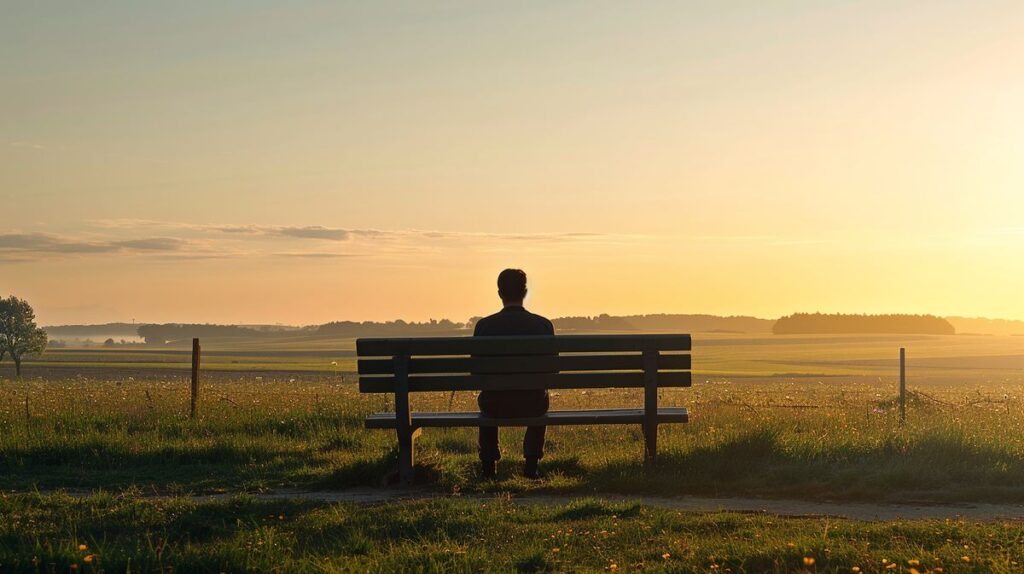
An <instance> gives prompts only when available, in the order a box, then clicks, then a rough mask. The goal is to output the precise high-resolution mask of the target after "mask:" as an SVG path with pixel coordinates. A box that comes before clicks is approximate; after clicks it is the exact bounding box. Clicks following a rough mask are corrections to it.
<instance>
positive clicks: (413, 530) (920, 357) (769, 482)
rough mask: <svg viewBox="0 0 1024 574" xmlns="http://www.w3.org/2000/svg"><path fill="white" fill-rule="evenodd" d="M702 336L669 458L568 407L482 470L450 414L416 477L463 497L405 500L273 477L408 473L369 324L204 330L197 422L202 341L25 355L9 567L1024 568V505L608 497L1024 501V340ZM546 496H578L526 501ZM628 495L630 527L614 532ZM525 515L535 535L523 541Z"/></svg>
mask: <svg viewBox="0 0 1024 574" xmlns="http://www.w3.org/2000/svg"><path fill="white" fill-rule="evenodd" d="M695 341H696V344H695V349H694V369H695V375H694V385H693V387H692V388H688V389H665V390H663V391H662V397H661V400H662V404H664V405H667V406H686V407H688V408H689V409H690V410H691V414H692V421H691V422H690V423H689V424H686V425H665V426H663V427H662V428H661V431H660V437H659V450H660V456H659V460H658V462H657V464H656V465H654V466H653V467H650V468H645V467H644V465H643V463H642V439H641V435H640V429H639V428H633V427H620V426H609V427H593V428H590V427H563V428H554V429H551V430H550V431H549V443H548V451H547V452H548V454H547V456H546V457H545V459H544V461H543V463H542V471H543V472H544V473H545V474H546V475H547V477H546V478H545V479H544V480H541V481H528V480H525V479H522V478H519V477H518V476H517V474H516V471H517V469H518V465H519V463H520V460H519V453H518V443H519V440H520V439H521V431H518V430H514V429H509V430H505V431H503V432H502V445H503V450H504V452H505V453H506V459H505V460H503V461H502V464H501V467H500V468H499V474H500V476H499V479H498V480H497V481H482V480H480V479H478V478H477V477H476V469H477V465H476V463H477V457H476V446H475V431H473V430H471V429H451V430H441V429H428V430H427V431H426V432H424V434H423V436H422V438H421V439H419V441H418V443H417V448H418V453H417V454H418V461H417V462H418V467H417V473H418V477H417V478H418V483H419V485H420V486H419V488H420V491H419V492H423V493H431V494H432V495H437V494H445V495H448V496H446V497H443V498H440V499H433V498H432V499H430V500H412V501H395V502H390V503H386V504H383V505H352V504H338V503H333V504H328V503H322V502H316V501H310V500H274V501H270V500H265V499H263V498H260V494H261V493H265V492H273V491H288V492H291V491H293V490H314V491H344V490H347V489H351V488H380V487H381V486H382V481H383V479H384V477H385V476H386V475H388V473H389V472H390V471H391V470H393V468H394V466H395V455H396V453H395V447H396V444H395V437H394V435H393V434H392V433H389V432H386V431H368V430H365V429H364V428H363V427H362V420H363V418H364V417H365V416H366V415H367V414H369V413H371V412H376V411H381V410H389V409H390V408H391V404H390V401H391V399H390V397H387V396H379V395H362V394H360V393H358V390H357V389H356V387H355V385H354V382H355V377H354V375H353V374H352V373H351V371H352V365H353V363H352V361H353V357H352V347H351V343H352V342H351V341H350V340H349V341H335V342H331V343H324V342H318V343H317V344H316V345H312V346H313V347H314V348H309V346H307V347H305V348H303V347H302V346H301V344H299V343H296V345H295V346H293V347H289V348H285V349H282V350H279V351H266V350H261V349H251V348H246V347H245V345H244V344H243V343H241V342H237V341H236V342H230V341H222V342H218V341H210V342H206V343H204V353H209V355H208V357H209V358H208V361H209V362H204V365H207V366H208V365H211V364H212V365H214V366H213V367H211V368H209V370H208V371H206V370H204V375H203V376H204V379H203V381H204V382H203V386H202V391H201V400H200V407H199V412H200V416H199V418H198V419H197V420H190V419H189V418H188V417H187V413H188V383H187V375H188V373H187V370H186V369H185V367H187V357H188V355H187V353H185V352H184V351H183V350H176V349H170V350H160V351H149V350H146V349H133V350H122V349H115V350H101V349H90V350H81V351H76V350H67V351H57V352H53V353H48V354H47V355H46V356H44V357H43V358H42V360H40V361H34V362H32V363H30V364H29V365H27V368H26V375H27V376H26V377H25V378H24V379H23V380H21V381H16V380H13V379H11V378H9V375H7V373H6V372H5V378H4V379H3V380H2V381H0V490H2V491H3V492H4V497H3V499H2V500H3V502H2V507H3V515H4V517H5V518H6V519H7V520H6V521H5V523H6V524H7V526H4V527H0V528H6V530H4V531H2V532H0V564H3V565H4V566H5V567H6V566H10V567H13V568H14V569H15V570H25V571H34V570H33V568H35V567H36V566H33V565H32V564H31V563H30V562H26V561H25V559H26V558H25V557H26V556H28V553H29V552H30V550H31V553H33V555H34V556H36V557H37V559H38V560H40V561H46V560H48V561H52V562H53V563H55V564H59V565H61V568H62V569H63V568H64V567H66V566H68V565H70V564H72V563H77V564H80V565H81V567H82V568H86V567H87V566H88V565H89V564H92V565H93V566H95V562H90V563H86V562H82V559H83V558H84V556H86V555H88V553H79V552H78V550H77V547H78V546H77V544H79V543H81V544H85V545H86V547H87V548H89V549H93V551H94V553H95V555H96V556H99V557H101V558H102V559H103V560H105V562H103V564H105V566H104V567H105V568H107V569H108V571H118V570H122V569H123V566H125V565H126V564H127V562H126V560H127V559H128V557H140V558H138V559H139V560H141V562H137V563H136V564H138V565H139V569H141V570H143V571H153V570H154V569H155V568H156V567H158V566H160V565H161V564H174V565H178V566H179V569H182V568H184V569H187V570H192V569H202V570H209V571H220V570H224V571H238V570H244V569H246V568H249V567H250V566H251V567H252V568H253V569H256V570H270V569H271V568H270V565H272V564H273V565H279V566H281V567H282V568H283V569H284V570H286V571H332V570H346V569H351V570H361V571H366V570H379V569H388V570H391V569H394V570H402V569H405V570H408V571H431V570H437V571H441V570H444V571H478V570H480V569H483V568H481V565H482V564H491V565H494V569H497V570H506V571H507V570H516V569H518V570H526V571H544V570H564V569H569V570H571V569H574V568H575V569H579V570H584V571H587V570H594V569H608V568H610V565H611V564H616V567H617V568H622V569H624V570H635V569H639V566H638V565H643V568H644V569H651V570H655V571H707V570H708V569H712V566H713V565H714V566H717V567H719V568H722V570H721V571H733V572H742V571H749V572H759V571H764V570H766V569H768V570H771V569H777V570H779V571H790V570H802V569H806V570H809V571H829V572H831V571H837V572H849V571H852V570H851V567H852V566H858V567H859V568H861V569H862V571H865V572H867V571H893V570H894V569H896V571H904V572H909V571H910V570H909V568H913V567H915V565H914V564H910V563H908V562H907V560H918V561H920V563H921V564H922V565H924V566H922V567H920V568H917V569H918V570H919V571H920V572H924V571H927V569H928V568H934V567H936V566H938V567H941V568H944V570H945V571H961V570H967V571H971V570H976V571H993V570H994V571H999V570H1002V571H1007V572H1009V571H1015V570H1017V568H1016V567H1015V566H1016V565H1015V564H1013V562H1020V558H1021V557H1020V552H1021V536H1022V532H1021V525H1020V524H1019V523H1015V522H1012V523H1007V524H1002V523H969V522H962V521H955V520H954V521H939V522H934V521H900V522H892V523H871V524H868V523H859V522H855V521H847V520H835V519H832V520H829V519H820V518H819V519H798V518H772V517H765V516H745V515H734V514H724V515H706V516H699V515H686V514H679V513H674V512H671V511H667V510H657V509H653V508H649V507H646V506H642V505H636V504H629V503H626V504H625V506H623V503H614V502H608V501H606V500H602V497H603V496H607V495H612V494H618V495H622V494H625V495H637V496H645V495H646V496H653V495H658V496H668V497H678V496H715V497H737V496H743V497H769V498H793V499H805V500H839V501H869V502H925V503H936V504H942V503H963V502H997V503H1022V502H1024V417H1022V416H1021V414H1022V408H1024V364H1022V357H1024V338H1020V337H982V336H954V337H910V338H908V337H904V338H898V337H888V336H887V337H821V338H807V337H795V336H794V337H770V336H766V337H750V336H740V335H708V336H706V337H697V338H696V339H695ZM901 345H903V346H906V347H907V348H908V355H909V357H910V363H909V382H910V385H909V386H910V389H911V395H910V401H909V405H908V421H907V423H906V425H904V426H901V425H900V423H899V418H898V409H897V408H896V406H897V405H896V390H897V385H896V376H895V375H896V365H897V362H896V350H897V348H898V347H899V346H901ZM261 353H263V354H261ZM156 357H159V360H157V359H156ZM183 358H184V360H182V359H183ZM232 361H238V362H237V363H234V362H232ZM231 365H239V366H238V367H237V368H231ZM552 403H553V408H596V407H600V406H629V405H639V404H640V403H641V397H640V394H639V393H638V392H634V391H626V390H590V391H561V392H558V393H556V394H555V395H554V396H553V398H552ZM474 405H475V403H474V396H473V395H472V394H471V393H457V394H456V395H454V396H452V395H449V394H441V393H438V394H429V395H425V396H420V397H417V398H416V399H415V402H414V405H413V406H414V408H416V409H422V410H435V409H436V410H446V409H454V410H463V409H465V410H471V409H473V408H475V406H474ZM541 494H543V495H549V496H556V497H557V500H558V501H559V502H557V503H552V504H550V505H523V504H520V501H528V500H529V499H530V496H531V495H541ZM195 495H203V496H202V497H198V498H197V497H196V496H195ZM210 496H212V497H213V498H210ZM509 497H511V499H509ZM580 498H583V499H584V500H582V501H581V500H579V499H580ZM613 515H614V516H616V517H618V518H617V519H615V520H618V522H619V523H620V524H621V525H622V526H621V527H620V528H618V529H615V528H609V527H608V524H609V521H612V520H613V519H612V518H611V516H613ZM265 517H281V518H274V519H273V520H270V519H268V518H265ZM12 524H18V525H20V526H18V527H14V526H11V525H12ZM627 524H628V527H627V526H626V525H627ZM567 529H572V532H573V533H575V535H578V534H579V532H587V533H588V535H587V536H588V538H585V540H586V541H587V542H586V544H590V543H592V542H593V540H591V539H593V538H594V537H595V536H596V535H595V534H594V533H595V532H596V533H600V532H601V531H602V530H603V531H607V532H615V533H617V534H615V535H609V536H608V537H607V538H601V537H597V538H596V542H597V543H600V544H599V546H600V548H602V549H603V550H601V551H600V552H596V551H593V552H591V551H587V550H586V544H584V543H583V542H577V541H576V540H577V538H575V537H574V536H575V535H574V536H569V535H568V534H566V532H567ZM119 532H121V533H123V535H119V534H118V533H119ZM506 532H514V533H515V536H514V537H513V538H508V539H506V538H503V535H504V533H506ZM551 536H554V537H555V538H551ZM559 537H561V538H559ZM549 540H550V546H549ZM580 540H584V539H580ZM80 541H81V542H80ZM961 542H962V543H961ZM789 544H793V546H789ZM254 545H255V546H254ZM261 545H262V546H261ZM965 545H966V546H968V548H964V546H965ZM97 548H102V550H96V549H97ZM271 548H274V549H276V550H274V551H275V552H281V554H278V555H275V554H273V553H272V552H271V551H270V549H271ZM498 548H501V549H502V550H500V551H499V550H496V549H498ZM552 548H559V550H558V551H557V552H555V551H552ZM257 550H259V551H258V552H257ZM264 551H266V552H265V553H263V552H264ZM662 554H669V555H670V558H669V559H662V558H661V555H662ZM964 556H967V557H968V558H969V560H968V561H964V560H961V558H962V557H964ZM44 557H45V559H44ZM805 557H806V558H811V559H813V560H812V562H813V564H805V563H804V562H803V558H805ZM29 558H31V557H29ZM343 558H344V559H343ZM883 559H885V560H887V562H885V563H883V562H882V560H883ZM18 560H21V562H18ZM161 560H164V562H161ZM74 561H77V562H74ZM897 561H902V562H899V563H898V564H897V565H896V566H892V567H890V565H892V564H896V563H897ZM47 563H49V562H47ZM14 564H17V566H11V565H14ZM39 564H42V562H39ZM37 565H38V564H37ZM187 565H191V566H190V567H187V568H186V566H187ZM39 568H40V569H41V570H45V568H44V567H43V566H39Z"/></svg>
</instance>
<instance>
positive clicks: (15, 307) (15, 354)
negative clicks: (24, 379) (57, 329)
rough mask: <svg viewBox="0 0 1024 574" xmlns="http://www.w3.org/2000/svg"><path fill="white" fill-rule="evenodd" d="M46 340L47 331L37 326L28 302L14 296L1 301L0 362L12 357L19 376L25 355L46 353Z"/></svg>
mask: <svg viewBox="0 0 1024 574" xmlns="http://www.w3.org/2000/svg"><path fill="white" fill-rule="evenodd" d="M46 340H47V338H46V331H44V330H42V329H40V328H39V327H38V326H37V325H36V313H35V311H33V310H32V306H31V305H29V304H28V301H25V300H24V299H18V298H17V297H15V296H13V295H12V296H10V297H8V298H6V299H0V360H3V357H4V354H7V355H10V356H11V359H12V360H14V372H15V374H16V375H17V376H19V377H20V376H21V360H22V359H23V358H24V357H25V355H33V354H38V353H42V352H43V351H45V350H46Z"/></svg>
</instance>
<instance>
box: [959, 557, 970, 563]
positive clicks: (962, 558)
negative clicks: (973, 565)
mask: <svg viewBox="0 0 1024 574" xmlns="http://www.w3.org/2000/svg"><path fill="white" fill-rule="evenodd" d="M960 559H961V560H963V561H964V562H970V561H971V557H970V556H961V557H960Z"/></svg>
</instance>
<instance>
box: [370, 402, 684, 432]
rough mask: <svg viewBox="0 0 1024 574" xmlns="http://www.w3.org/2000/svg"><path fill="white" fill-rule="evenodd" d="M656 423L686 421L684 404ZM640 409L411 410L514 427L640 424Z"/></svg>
mask: <svg viewBox="0 0 1024 574" xmlns="http://www.w3.org/2000/svg"><path fill="white" fill-rule="evenodd" d="M657 420H658V422H659V423H685V422H688V421H689V413H688V412H687V410H686V409H685V408H680V407H669V408H661V409H658V415H657ZM643 421H644V411H643V409H597V410H586V411H551V412H549V413H547V414H546V415H544V416H540V417H522V418H492V417H485V416H483V415H482V414H480V413H479V412H453V413H433V412H423V413H412V425H413V426H414V427H416V428H422V427H480V426H498V427H517V426H534V425H545V426H557V425H607V424H642V423H643ZM365 424H366V428H368V429H392V428H395V413H376V414H372V415H370V416H369V417H367V418H366V422H365Z"/></svg>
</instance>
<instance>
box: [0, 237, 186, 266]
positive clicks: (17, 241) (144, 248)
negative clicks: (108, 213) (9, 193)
mask: <svg viewBox="0 0 1024 574" xmlns="http://www.w3.org/2000/svg"><path fill="white" fill-rule="evenodd" d="M190 245H191V244H190V243H189V242H188V241H185V240H183V239H177V238H173V237H144V238H138V239H129V240H119V241H111V240H93V239H82V238H74V237H65V236H60V235H54V234H52V233H5V234H0V255H2V256H4V257H5V258H7V260H10V259H11V258H15V259H17V258H24V257H25V256H31V255H94V254H103V253H119V252H121V253H133V252H136V253H137V252H154V251H159V252H173V251H183V250H185V249H186V248H188V247H189V246H190Z"/></svg>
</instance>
